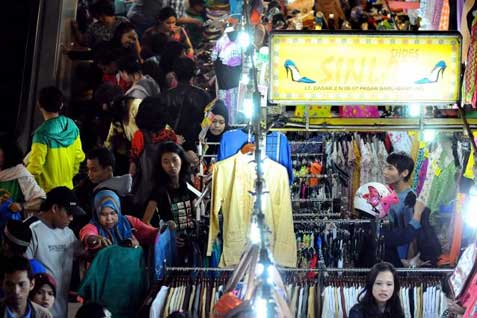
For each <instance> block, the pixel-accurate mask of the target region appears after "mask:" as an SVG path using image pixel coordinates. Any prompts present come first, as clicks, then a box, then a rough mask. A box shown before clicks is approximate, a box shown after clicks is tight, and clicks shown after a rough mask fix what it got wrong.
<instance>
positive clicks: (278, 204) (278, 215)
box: [207, 152, 296, 267]
mask: <svg viewBox="0 0 477 318" xmlns="http://www.w3.org/2000/svg"><path fill="white" fill-rule="evenodd" d="M253 159H254V158H253V157H251V156H249V155H244V154H242V153H241V152H239V153H238V154H236V155H235V156H233V157H230V158H228V159H226V160H223V161H220V162H218V163H216V164H215V165H214V171H213V177H212V191H211V192H212V203H211V212H210V215H211V217H210V230H209V243H208V249H207V256H210V255H211V253H212V248H213V242H214V240H215V237H216V236H217V234H218V231H219V219H218V214H219V211H220V210H222V215H223V229H224V230H223V233H222V234H223V253H222V257H221V260H220V265H221V266H231V265H236V264H238V262H239V260H240V255H241V254H242V251H243V250H244V248H245V245H246V242H247V241H248V239H247V233H248V232H249V230H250V224H251V214H252V211H253V203H254V198H253V197H252V196H251V195H250V194H249V191H253V190H254V182H255V178H256V172H255V165H254V164H253V163H252V161H253ZM263 174H264V175H263V177H264V181H265V188H266V191H267V192H268V193H267V194H264V195H263V197H262V204H263V211H264V214H265V223H266V224H267V225H268V227H269V228H270V230H271V232H272V233H271V236H270V244H271V250H272V252H273V256H274V258H275V260H276V262H277V263H278V264H280V265H282V266H290V267H295V266H296V238H295V233H294V230H293V218H292V209H291V199H290V198H291V197H290V187H289V185H288V174H287V172H286V169H285V167H283V166H282V165H280V164H278V163H276V162H274V161H272V160H270V159H264V160H263Z"/></svg>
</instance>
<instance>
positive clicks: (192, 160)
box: [186, 150, 200, 167]
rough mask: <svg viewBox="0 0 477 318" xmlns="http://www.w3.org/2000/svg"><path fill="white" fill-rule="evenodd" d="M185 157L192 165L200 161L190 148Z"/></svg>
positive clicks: (196, 164)
mask: <svg viewBox="0 0 477 318" xmlns="http://www.w3.org/2000/svg"><path fill="white" fill-rule="evenodd" d="M186 157H187V160H188V161H189V162H190V164H191V165H192V166H194V167H196V166H198V165H199V162H200V160H199V157H197V154H196V153H195V152H193V151H192V150H189V151H187V152H186Z"/></svg>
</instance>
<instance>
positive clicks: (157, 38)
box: [151, 32, 169, 55]
mask: <svg viewBox="0 0 477 318" xmlns="http://www.w3.org/2000/svg"><path fill="white" fill-rule="evenodd" d="M167 41H169V37H168V36H167V35H166V34H164V33H161V32H157V33H154V34H153V35H152V36H151V51H152V53H154V54H156V55H160V54H162V52H164V48H165V47H166V44H167Z"/></svg>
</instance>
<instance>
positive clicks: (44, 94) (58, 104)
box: [38, 86, 64, 113]
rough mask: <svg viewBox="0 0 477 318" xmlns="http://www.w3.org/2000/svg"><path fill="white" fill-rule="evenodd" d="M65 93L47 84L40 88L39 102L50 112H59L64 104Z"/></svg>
mask: <svg viewBox="0 0 477 318" xmlns="http://www.w3.org/2000/svg"><path fill="white" fill-rule="evenodd" d="M63 100H64V97H63V93H62V92H61V91H60V90H59V89H58V88H56V87H55V86H47V87H44V88H42V89H41V90H40V94H39V97H38V103H39V104H40V107H41V108H43V109H44V110H45V111H47V112H49V113H58V112H59V111H60V110H61V108H62V106H63Z"/></svg>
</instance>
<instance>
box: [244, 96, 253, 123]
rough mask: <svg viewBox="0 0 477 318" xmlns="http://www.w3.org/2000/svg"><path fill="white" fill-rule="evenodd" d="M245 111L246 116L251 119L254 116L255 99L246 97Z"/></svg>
mask: <svg viewBox="0 0 477 318" xmlns="http://www.w3.org/2000/svg"><path fill="white" fill-rule="evenodd" d="M243 113H244V114H245V117H247V118H248V119H251V118H252V117H253V100H252V98H245V99H244V101H243Z"/></svg>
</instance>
